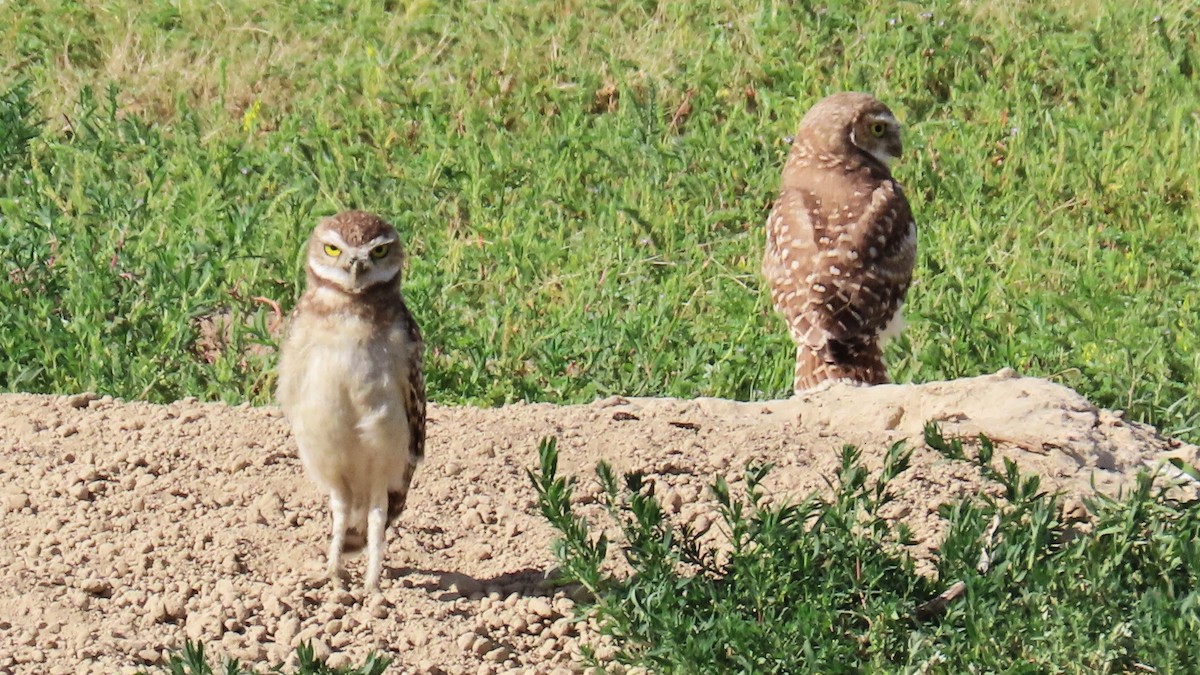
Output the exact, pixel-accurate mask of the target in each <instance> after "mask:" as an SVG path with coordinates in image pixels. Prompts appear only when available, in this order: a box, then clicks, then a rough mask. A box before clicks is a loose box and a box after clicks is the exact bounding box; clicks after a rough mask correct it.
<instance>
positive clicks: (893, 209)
mask: <svg viewBox="0 0 1200 675" xmlns="http://www.w3.org/2000/svg"><path fill="white" fill-rule="evenodd" d="M864 192H865V191H864ZM832 201H833V200H829V199H825V200H820V199H818V198H816V197H815V196H814V195H813V194H812V193H810V192H808V191H807V190H805V189H802V188H791V189H787V190H785V191H784V192H783V194H781V195H780V198H779V200H778V201H777V202H776V204H775V207H774V209H772V212H771V215H770V217H769V218H768V222H767V252H766V255H765V256H764V259H763V273H764V275H765V277H766V278H767V280H768V283H769V284H770V286H771V294H772V299H773V301H774V304H775V307H776V308H777V309H778V310H779V311H780V312H781V313H782V314H783V315H784V316H785V317H786V318H787V320H788V327H789V330H790V331H791V333H792V337H793V338H794V339H796V341H797V342H803V343H806V344H809V345H812V346H814V347H819V346H822V345H824V344H825V343H827V342H829V341H831V340H833V341H844V340H848V339H855V338H859V337H862V336H863V335H864V334H868V333H871V334H873V333H878V332H879V331H880V330H882V329H883V327H884V326H885V325H886V324H887V322H888V321H889V320H890V319H891V318H892V316H893V315H894V314H895V311H896V309H897V308H898V307H899V304H900V302H901V301H902V300H903V299H904V294H905V293H906V292H907V290H908V284H909V282H910V280H911V278H912V266H913V260H914V257H915V252H916V240H915V226H914V224H913V220H912V213H911V211H910V209H909V206H908V200H907V199H905V197H904V194H903V192H902V191H901V190H900V188H899V185H898V184H897V183H896V182H895V181H893V180H890V179H888V180H885V181H883V183H881V184H880V185H879V186H877V187H876V188H875V189H874V190H872V191H870V193H869V200H863V202H862V203H863V208H861V209H857V210H856V209H854V208H853V206H852V205H851V206H850V208H846V207H845V206H843V207H842V208H840V209H839V208H837V204H836V203H831V202H832ZM856 211H858V213H857V215H858V217H857V218H854V217H853V216H854V215H855V212H856Z"/></svg>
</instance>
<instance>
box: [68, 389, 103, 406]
mask: <svg viewBox="0 0 1200 675" xmlns="http://www.w3.org/2000/svg"><path fill="white" fill-rule="evenodd" d="M99 399H100V396H99V395H98V394H93V393H92V392H90V391H85V392H83V393H82V394H75V395H74V396H68V397H67V405H69V406H71V407H72V408H75V409H77V410H78V409H81V408H86V407H88V404H89V403H91V402H92V401H97V400H99Z"/></svg>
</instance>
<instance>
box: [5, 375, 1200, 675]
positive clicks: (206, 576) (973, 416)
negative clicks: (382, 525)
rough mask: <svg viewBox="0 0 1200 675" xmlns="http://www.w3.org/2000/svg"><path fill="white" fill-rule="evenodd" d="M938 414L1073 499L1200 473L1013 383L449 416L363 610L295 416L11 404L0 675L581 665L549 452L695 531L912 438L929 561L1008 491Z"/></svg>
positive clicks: (582, 636)
mask: <svg viewBox="0 0 1200 675" xmlns="http://www.w3.org/2000/svg"><path fill="white" fill-rule="evenodd" d="M927 420H934V421H938V422H939V423H940V424H941V426H942V429H943V432H944V433H946V434H947V435H964V436H975V435H976V434H979V433H984V434H987V435H988V436H990V437H991V438H992V439H994V440H995V441H996V445H997V447H998V450H999V452H1000V454H1002V455H1004V456H1007V457H1010V458H1013V459H1015V460H1016V461H1017V462H1018V463H1019V464H1020V466H1021V467H1022V468H1023V469H1024V470H1025V471H1036V472H1038V473H1040V474H1042V475H1043V476H1044V477H1045V478H1046V480H1047V482H1048V483H1049V484H1050V485H1052V486H1055V487H1061V488H1064V489H1066V490H1069V491H1080V492H1086V491H1088V490H1089V488H1088V483H1089V481H1093V480H1094V481H1095V483H1096V485H1097V486H1099V487H1100V488H1102V489H1105V490H1108V491H1112V490H1116V489H1118V488H1120V487H1121V486H1122V485H1124V484H1125V483H1126V481H1127V480H1128V477H1129V476H1130V475H1131V473H1132V472H1133V471H1135V470H1136V469H1138V468H1139V467H1143V466H1147V465H1155V464H1156V463H1157V462H1159V461H1160V460H1161V459H1162V458H1164V457H1166V456H1168V455H1173V456H1180V457H1183V458H1185V459H1187V460H1188V461H1192V462H1196V461H1197V460H1198V459H1200V448H1197V447H1195V446H1191V445H1185V444H1181V443H1179V442H1177V441H1174V440H1171V439H1166V438H1163V437H1161V436H1159V435H1158V434H1157V433H1156V432H1155V431H1154V430H1153V429H1152V428H1150V427H1147V426H1144V425H1140V424H1134V423H1130V422H1126V421H1124V420H1122V419H1121V417H1120V415H1119V414H1115V413H1112V412H1109V411H1105V410H1100V409H1097V408H1096V407H1094V406H1092V405H1091V404H1089V403H1088V402H1087V401H1086V400H1085V399H1083V398H1082V397H1080V396H1079V395H1077V394H1075V393H1074V392H1072V391H1070V390H1069V389H1066V388H1063V387H1060V386H1057V385H1054V384H1051V383H1048V382H1045V381H1041V380H1036V379H1030V378H1020V377H1017V376H1015V375H1014V374H1012V373H1011V372H1001V373H998V374H996V375H992V376H987V377H981V378H974V379H969V380H959V381H953V382H938V383H931V384H925V385H915V386H914V385H888V386H881V387H874V388H870V389H863V388H855V387H846V386H835V387H832V388H830V389H827V390H825V391H822V392H818V393H815V394H810V395H807V396H805V397H802V398H796V399H792V400H787V401H773V402H766V403H736V402H730V401H723V400H716V399H698V400H687V401H685V400H673V399H622V398H609V399H605V400H601V401H597V402H595V403H592V404H589V405H580V406H565V407H562V406H554V405H548V404H522V405H513V406H508V407H505V408H502V409H495V410H482V409H474V408H448V407H442V406H436V405H434V406H431V410H430V416H429V447H428V459H427V460H426V462H425V464H424V465H423V466H422V467H421V469H420V470H419V471H418V473H417V478H416V483H415V487H414V491H413V493H412V495H411V496H410V498H409V511H408V512H407V513H405V515H404V516H403V517H402V518H401V520H400V525H399V527H396V528H393V529H392V531H391V533H390V534H389V547H388V554H387V558H386V560H385V565H386V568H387V569H386V572H385V580H384V582H383V586H384V588H383V593H382V594H381V596H377V597H373V598H372V597H367V598H364V597H363V596H362V594H361V592H360V591H359V590H358V587H359V586H360V584H361V566H362V563H361V560H358V561H352V562H351V565H350V570H351V574H352V581H351V583H350V586H349V588H350V590H349V591H345V590H337V589H334V588H332V587H330V586H329V585H326V584H324V583H323V582H322V580H321V573H322V570H323V556H324V547H325V544H326V541H327V537H328V532H327V527H328V526H327V521H328V515H327V513H328V511H327V508H326V505H325V504H324V502H323V501H322V500H321V498H320V496H319V495H318V493H317V491H316V489H315V488H314V487H313V486H312V485H311V484H310V483H309V482H308V481H307V480H306V479H305V478H304V477H303V476H302V472H301V467H300V464H299V462H298V460H297V459H296V456H295V450H294V447H293V445H292V442H291V439H290V437H289V435H288V431H287V426H286V424H285V422H284V420H283V419H282V418H281V416H280V414H279V411H278V410H277V409H276V408H252V407H248V406H237V407H230V406H226V405H221V404H203V403H198V402H196V401H194V400H184V401H179V402H176V403H173V404H170V405H150V404H146V403H122V402H119V401H115V400H113V399H111V398H108V397H95V396H92V395H88V394H81V395H75V396H65V397H55V396H30V395H5V396H0V513H2V514H3V515H2V522H3V531H4V534H5V545H4V546H3V547H2V548H0V588H2V590H0V644H3V645H5V646H6V647H5V648H4V649H2V650H0V672H6V673H7V672H13V673H81V672H122V671H133V670H136V669H137V668H144V667H146V666H147V665H148V664H153V663H157V662H160V661H161V660H162V659H164V657H165V655H167V654H169V653H170V652H171V650H173V649H175V648H178V647H179V646H180V645H181V644H182V643H183V640H184V638H185V637H190V638H192V639H196V640H202V641H203V642H205V643H206V644H208V645H209V647H210V649H212V650H215V651H219V652H221V653H224V654H228V655H232V656H236V657H238V658H241V659H243V660H249V661H251V662H256V663H266V662H272V663H273V662H275V661H278V660H282V659H285V658H288V657H289V656H290V655H291V654H292V649H293V646H294V645H296V644H298V643H299V642H300V641H302V640H312V641H313V643H314V645H315V647H316V649H317V651H318V653H321V654H328V655H330V660H331V662H332V663H334V664H348V663H351V662H358V661H360V660H361V659H362V658H363V657H364V656H365V655H366V654H367V653H368V652H369V651H371V650H379V651H381V652H384V653H386V654H388V655H390V656H392V657H393V658H394V659H395V663H396V665H397V666H398V667H394V668H393V672H452V673H458V672H463V673H466V672H471V673H476V672H478V673H487V672H505V671H508V670H513V669H516V670H520V671H525V672H533V673H542V672H559V671H561V672H569V671H570V670H571V668H572V659H573V656H574V655H575V654H577V653H578V650H579V645H580V643H581V641H592V642H593V643H595V633H594V631H593V630H592V627H590V626H588V625H587V624H586V623H585V624H577V623H575V622H574V621H573V618H572V613H571V607H572V604H573V602H572V599H571V598H570V597H569V596H568V595H567V594H565V593H564V592H563V591H561V590H557V591H556V590H554V589H551V588H548V587H546V586H545V585H544V584H543V583H542V581H543V580H544V578H545V576H546V575H547V573H549V572H551V571H552V569H553V560H552V558H551V555H550V553H549V544H550V541H551V540H552V538H553V532H552V531H551V530H550V528H549V527H548V526H547V525H546V524H545V523H544V522H543V521H542V519H541V517H540V516H539V515H538V514H537V512H536V500H535V495H534V492H533V489H532V487H531V485H530V483H529V480H528V478H527V477H526V475H525V471H526V469H527V468H530V467H533V466H535V465H536V462H537V445H538V441H539V440H540V439H541V438H542V437H544V436H548V435H554V436H557V437H558V438H559V449H560V452H561V455H562V459H561V466H560V470H561V471H563V472H570V473H574V474H582V475H584V476H585V477H591V476H592V475H593V474H592V468H593V466H594V465H595V463H596V462H597V461H598V460H601V459H604V460H607V461H609V462H610V463H612V464H613V465H614V466H615V467H616V468H618V469H620V470H639V471H643V472H645V473H646V474H648V475H649V477H650V478H651V479H652V480H654V481H655V482H656V483H657V484H658V490H659V495H660V496H661V497H662V498H663V501H664V503H665V504H667V506H668V507H669V508H670V509H671V510H672V511H674V512H675V514H676V517H677V518H680V519H682V520H685V521H688V522H691V523H692V524H693V525H694V526H696V527H697V528H698V529H699V530H700V531H705V530H707V529H709V527H710V524H711V523H712V522H714V520H715V518H716V512H715V504H714V502H713V501H712V499H711V497H710V495H709V494H708V492H707V490H706V489H705V487H706V486H707V485H708V484H709V483H710V482H711V481H712V480H713V478H714V476H716V475H723V476H725V477H726V478H727V479H728V480H730V481H731V482H732V483H734V486H735V487H737V483H738V477H739V476H740V475H741V472H742V470H743V468H744V467H745V465H746V463H747V462H750V461H756V462H767V461H770V462H773V463H774V464H775V465H776V467H777V468H776V469H775V471H774V472H773V473H772V474H771V476H770V478H769V480H768V484H767V486H768V488H769V489H771V490H772V491H773V493H774V495H775V496H776V497H777V498H787V497H801V496H803V495H805V494H807V493H808V492H810V491H812V490H818V489H824V485H825V479H826V478H831V477H832V476H833V475H834V474H835V471H836V468H837V466H838V461H839V451H840V448H841V446H842V445H843V444H845V443H854V444H857V445H859V446H861V447H862V448H863V450H864V453H863V454H864V460H865V461H866V463H867V464H868V466H872V467H875V466H877V465H878V464H879V460H880V458H881V457H882V454H883V450H884V448H885V447H886V446H887V445H889V444H890V443H892V442H893V441H895V440H900V439H911V442H912V443H913V445H914V446H916V447H917V450H916V451H915V453H914V455H913V463H912V467H911V468H910V469H909V470H908V471H906V472H905V473H904V474H903V475H902V476H901V477H900V478H899V479H898V481H899V486H898V487H900V488H901V490H900V493H901V494H902V500H901V501H900V502H897V503H896V504H894V505H893V506H894V507H895V511H894V515H895V516H896V517H899V518H902V519H904V520H905V522H907V523H908V524H909V526H910V527H911V528H912V529H913V531H914V533H915V536H916V537H917V538H918V540H919V542H920V543H919V544H918V549H920V547H922V546H923V547H925V548H926V549H928V548H929V547H930V546H933V545H936V542H937V541H938V539H939V537H940V536H941V529H940V528H941V523H940V521H939V520H938V518H937V516H936V510H937V506H938V505H939V504H941V503H943V502H945V501H947V500H951V499H954V498H956V497H959V496H961V495H967V494H973V493H978V492H980V491H989V490H994V489H995V486H994V485H990V484H988V483H987V482H986V481H984V480H983V479H982V478H981V477H980V476H979V472H978V471H977V470H976V469H975V468H974V467H973V466H972V465H970V464H968V463H965V462H958V461H952V460H947V459H945V458H944V457H942V456H941V455H940V454H938V453H936V452H934V451H932V450H930V449H928V448H925V447H924V445H923V443H922V441H921V431H922V428H923V426H924V424H925V422H926V421H927ZM593 483H594V481H590V480H585V481H583V483H582V485H581V494H580V495H579V498H580V502H581V503H582V504H583V505H584V506H583V509H584V512H585V513H589V512H590V513H595V512H596V510H597V508H598V507H596V506H595V505H594V504H590V503H589V502H590V501H591V500H592V499H593V498H594V496H595V487H594V485H593ZM716 529H717V528H712V530H713V532H712V533H710V536H717V535H716V534H715V530H716ZM918 554H920V551H919V550H918ZM599 647H600V648H599V651H600V653H601V654H603V653H604V651H605V649H606V647H605V645H603V644H602V643H600V644H599Z"/></svg>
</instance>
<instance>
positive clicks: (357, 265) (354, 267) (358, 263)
mask: <svg viewBox="0 0 1200 675" xmlns="http://www.w3.org/2000/svg"><path fill="white" fill-rule="evenodd" d="M366 269H367V263H366V262H365V261H363V260H359V259H355V260H352V261H351V262H350V284H351V285H353V286H357V285H358V278H359V277H360V276H362V273H363V272H365V271H366Z"/></svg>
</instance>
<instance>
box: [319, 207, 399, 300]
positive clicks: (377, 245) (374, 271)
mask: <svg viewBox="0 0 1200 675" xmlns="http://www.w3.org/2000/svg"><path fill="white" fill-rule="evenodd" d="M403 268H404V250H403V249H402V248H401V246H400V237H399V235H397V234H396V229H395V228H393V227H392V226H391V225H389V224H388V222H387V221H385V220H384V219H382V218H380V217H379V216H376V215H373V214H370V213H365V212H363V211H344V212H342V213H339V214H337V215H335V216H331V217H329V218H326V219H324V220H322V221H321V222H320V223H318V224H317V227H316V229H314V230H313V233H312V236H311V237H310V238H309V240H308V274H309V276H310V282H311V281H313V280H314V279H313V278H314V277H315V280H316V281H318V282H323V284H324V285H327V286H332V287H333V288H336V289H338V290H341V291H343V292H345V293H349V294H351V295H359V294H361V293H363V292H364V291H367V290H370V289H373V288H378V287H380V286H390V287H395V286H397V285H398V284H399V283H400V272H401V270H402V269H403Z"/></svg>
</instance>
